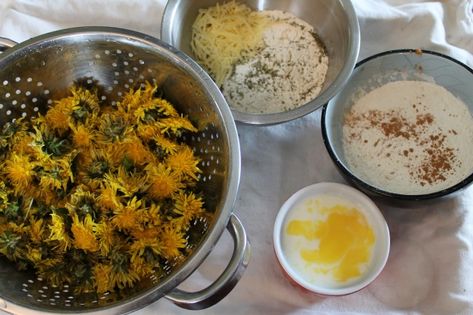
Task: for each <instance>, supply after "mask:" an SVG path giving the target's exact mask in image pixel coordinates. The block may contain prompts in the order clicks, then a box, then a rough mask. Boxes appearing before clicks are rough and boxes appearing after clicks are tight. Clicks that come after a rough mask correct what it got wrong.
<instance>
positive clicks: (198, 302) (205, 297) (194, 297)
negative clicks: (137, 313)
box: [166, 214, 251, 310]
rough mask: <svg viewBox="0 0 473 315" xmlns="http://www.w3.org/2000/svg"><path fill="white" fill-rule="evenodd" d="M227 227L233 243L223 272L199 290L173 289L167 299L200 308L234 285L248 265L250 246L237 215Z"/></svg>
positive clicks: (215, 299)
mask: <svg viewBox="0 0 473 315" xmlns="http://www.w3.org/2000/svg"><path fill="white" fill-rule="evenodd" d="M227 229H228V231H229V232H230V234H231V235H232V238H233V242H234V244H233V255H232V258H231V259H230V262H229V264H228V265H227V267H226V268H225V270H224V271H223V273H222V274H221V275H220V276H219V277H218V279H217V280H216V281H215V282H214V283H212V284H211V285H210V286H208V287H207V288H205V289H203V290H201V291H197V292H186V291H182V290H179V289H175V290H173V291H172V292H171V293H169V294H167V295H166V298H167V299H168V300H170V301H172V302H173V303H174V304H176V305H178V306H180V307H182V308H186V309H190V310H201V309H204V308H207V307H210V306H212V305H214V304H216V303H218V302H219V301H220V300H222V299H223V298H224V297H225V296H226V295H227V294H228V293H230V291H231V290H232V289H233V288H234V287H235V285H236V284H237V283H238V281H239V280H240V278H241V276H242V275H243V272H244V271H245V269H246V267H247V266H248V262H249V260H250V255H251V248H250V243H249V241H248V238H247V236H246V232H245V229H244V227H243V225H242V224H241V222H240V220H239V219H238V217H237V216H235V215H233V214H232V216H231V217H230V220H229V222H228V225H227Z"/></svg>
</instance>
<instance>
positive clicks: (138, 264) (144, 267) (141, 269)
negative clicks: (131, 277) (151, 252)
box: [130, 257, 154, 279]
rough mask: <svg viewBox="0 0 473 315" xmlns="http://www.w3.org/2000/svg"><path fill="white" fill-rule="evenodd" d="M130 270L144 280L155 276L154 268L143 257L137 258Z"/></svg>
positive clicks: (132, 262)
mask: <svg viewBox="0 0 473 315" xmlns="http://www.w3.org/2000/svg"><path fill="white" fill-rule="evenodd" d="M130 269H131V270H132V272H133V273H134V274H136V275H137V276H138V277H140V278H142V279H143V278H147V277H149V276H150V275H152V274H154V270H153V266H152V265H151V264H150V263H149V262H147V261H146V260H145V259H143V258H141V257H136V258H135V259H133V260H132V261H131V265H130Z"/></svg>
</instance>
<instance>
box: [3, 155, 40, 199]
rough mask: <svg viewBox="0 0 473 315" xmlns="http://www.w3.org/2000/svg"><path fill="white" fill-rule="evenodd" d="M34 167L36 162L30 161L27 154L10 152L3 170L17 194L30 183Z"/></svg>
mask: <svg viewBox="0 0 473 315" xmlns="http://www.w3.org/2000/svg"><path fill="white" fill-rule="evenodd" d="M35 167H36V164H35V163H34V162H32V161H30V159H29V158H28V156H26V155H18V154H16V153H12V155H11V156H10V158H9V159H8V160H7V161H6V162H5V166H4V172H5V173H6V176H7V178H8V179H9V180H10V181H11V184H12V186H13V187H14V191H15V193H16V194H17V195H21V194H22V192H24V191H25V190H26V189H27V188H28V187H29V185H30V184H31V182H32V180H33V175H34V168H35Z"/></svg>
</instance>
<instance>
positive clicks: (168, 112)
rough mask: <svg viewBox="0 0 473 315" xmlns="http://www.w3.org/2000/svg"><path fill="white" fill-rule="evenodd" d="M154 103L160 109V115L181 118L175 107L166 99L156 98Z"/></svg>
mask: <svg viewBox="0 0 473 315" xmlns="http://www.w3.org/2000/svg"><path fill="white" fill-rule="evenodd" d="M154 102H155V104H156V106H157V107H158V108H159V112H160V113H163V114H164V115H165V116H168V117H179V113H178V112H177V111H176V109H175V108H174V106H173V105H172V104H171V103H169V102H168V101H166V100H165V99H162V98H155V99H154Z"/></svg>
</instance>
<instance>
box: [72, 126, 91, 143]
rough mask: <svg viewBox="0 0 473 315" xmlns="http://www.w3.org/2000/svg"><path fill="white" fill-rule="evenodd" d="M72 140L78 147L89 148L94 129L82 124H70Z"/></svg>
mask: <svg viewBox="0 0 473 315" xmlns="http://www.w3.org/2000/svg"><path fill="white" fill-rule="evenodd" d="M71 130H72V142H73V143H74V145H75V146H76V147H78V148H89V147H90V146H91V145H92V144H93V141H94V138H95V135H94V131H93V130H91V129H90V128H88V127H86V126H84V125H78V126H74V125H71Z"/></svg>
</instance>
